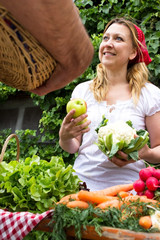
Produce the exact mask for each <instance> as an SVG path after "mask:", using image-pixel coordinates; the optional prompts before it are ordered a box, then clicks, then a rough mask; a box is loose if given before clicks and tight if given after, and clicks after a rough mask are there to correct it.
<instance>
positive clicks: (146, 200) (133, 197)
mask: <svg viewBox="0 0 160 240" xmlns="http://www.w3.org/2000/svg"><path fill="white" fill-rule="evenodd" d="M137 200H139V201H140V202H144V203H153V204H157V203H158V201H157V200H154V199H150V198H147V197H146V196H139V195H131V196H128V197H125V198H124V202H125V203H127V202H128V203H129V202H130V201H131V202H134V201H137Z"/></svg>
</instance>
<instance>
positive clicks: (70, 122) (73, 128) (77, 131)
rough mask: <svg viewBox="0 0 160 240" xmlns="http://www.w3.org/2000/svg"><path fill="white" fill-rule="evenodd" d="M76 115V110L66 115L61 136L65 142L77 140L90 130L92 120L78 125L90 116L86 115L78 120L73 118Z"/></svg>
mask: <svg viewBox="0 0 160 240" xmlns="http://www.w3.org/2000/svg"><path fill="white" fill-rule="evenodd" d="M74 113H75V110H74V109H73V110H71V111H70V112H69V113H68V114H67V115H66V117H65V118H64V120H63V122H62V125H61V128H60V132H59V136H60V138H61V140H63V141H66V140H69V139H72V138H76V137H78V136H80V135H82V134H83V133H86V132H88V131H89V130H90V129H89V127H88V125H89V124H90V123H91V121H90V120H86V121H84V123H82V124H78V123H79V122H82V121H83V120H85V119H86V118H87V117H88V115H87V114H86V113H85V114H82V115H81V116H79V117H77V118H73V115H74Z"/></svg>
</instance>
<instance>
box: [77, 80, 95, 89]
mask: <svg viewBox="0 0 160 240" xmlns="http://www.w3.org/2000/svg"><path fill="white" fill-rule="evenodd" d="M92 81H93V80H89V81H85V82H82V83H79V84H78V85H77V86H76V87H75V89H77V88H78V89H85V88H89V85H90V83H91V82H92Z"/></svg>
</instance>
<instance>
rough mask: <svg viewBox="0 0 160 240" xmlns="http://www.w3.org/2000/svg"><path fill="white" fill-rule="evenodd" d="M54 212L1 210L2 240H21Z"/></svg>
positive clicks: (0, 229) (0, 228)
mask: <svg viewBox="0 0 160 240" xmlns="http://www.w3.org/2000/svg"><path fill="white" fill-rule="evenodd" d="M52 213H53V210H49V211H46V212H44V213H41V214H38V213H37V214H34V213H30V212H8V211H5V210H2V209H0V240H21V239H23V238H24V237H25V236H26V235H27V234H28V233H29V232H30V231H32V230H33V228H34V227H35V226H36V225H37V224H38V223H39V222H40V221H41V220H42V219H43V218H45V217H47V216H49V215H51V214H52Z"/></svg>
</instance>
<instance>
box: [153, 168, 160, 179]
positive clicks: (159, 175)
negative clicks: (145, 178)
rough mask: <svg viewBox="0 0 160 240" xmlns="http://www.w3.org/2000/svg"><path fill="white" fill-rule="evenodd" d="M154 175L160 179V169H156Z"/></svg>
mask: <svg viewBox="0 0 160 240" xmlns="http://www.w3.org/2000/svg"><path fill="white" fill-rule="evenodd" d="M153 177H155V178H157V179H160V169H155V172H154V173H153Z"/></svg>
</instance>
